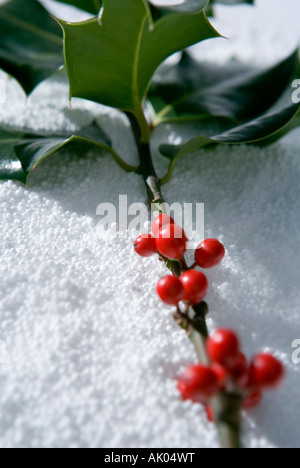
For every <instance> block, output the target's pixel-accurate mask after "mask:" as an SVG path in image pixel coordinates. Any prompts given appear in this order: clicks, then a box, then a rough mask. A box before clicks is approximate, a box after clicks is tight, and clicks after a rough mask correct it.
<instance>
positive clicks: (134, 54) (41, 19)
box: [0, 0, 300, 447]
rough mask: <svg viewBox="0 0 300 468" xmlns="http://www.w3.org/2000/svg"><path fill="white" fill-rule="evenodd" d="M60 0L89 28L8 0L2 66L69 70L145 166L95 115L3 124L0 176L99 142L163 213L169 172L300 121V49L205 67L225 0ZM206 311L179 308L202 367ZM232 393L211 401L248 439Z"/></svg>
mask: <svg viewBox="0 0 300 468" xmlns="http://www.w3.org/2000/svg"><path fill="white" fill-rule="evenodd" d="M59 1H61V2H62V3H67V4H70V5H73V6H76V7H79V8H82V9H84V10H85V11H86V12H87V13H88V14H90V15H91V18H89V19H87V20H86V21H83V22H80V23H70V22H66V21H62V20H60V19H59V18H53V17H50V15H49V13H48V11H47V10H46V9H45V8H44V7H43V6H42V5H41V4H40V3H39V1H37V0H26V2H24V1H23V0H9V1H8V2H6V3H5V4H2V5H1V6H0V31H1V33H0V68H2V69H3V70H4V71H5V72H7V73H8V74H10V75H11V76H13V77H14V78H15V79H16V80H17V81H18V82H19V84H20V85H21V87H22V88H23V90H24V92H25V93H26V94H27V95H29V94H31V93H32V92H34V90H35V88H36V87H37V86H38V85H39V84H40V83H42V82H43V81H44V80H45V79H47V78H48V77H50V76H53V75H54V74H55V73H57V72H58V71H60V70H61V69H62V68H64V69H65V70H66V72H67V76H68V81H69V85H70V100H72V98H73V97H79V98H82V99H88V100H91V101H94V102H96V103H100V104H104V105H106V106H110V107H113V108H116V109H119V110H120V111H122V112H123V113H124V114H125V115H126V116H127V118H128V120H129V123H130V126H131V129H132V132H133V135H134V137H135V143H136V147H137V150H138V154H139V165H138V166H137V167H133V166H131V165H128V164H127V163H126V162H125V161H124V160H123V159H122V158H121V156H120V155H119V154H118V153H117V151H116V150H115V148H114V147H113V144H112V142H111V139H110V137H109V135H107V134H106V132H104V131H103V130H102V129H101V128H100V127H99V125H98V124H97V123H96V122H93V123H92V124H90V125H89V126H87V127H85V128H82V129H80V130H78V131H77V132H75V133H72V134H70V133H66V132H61V133H60V134H56V135H55V134H49V132H38V133H37V132H34V131H32V130H31V129H24V128H22V129H16V128H11V127H8V126H7V125H4V124H1V123H0V143H1V146H0V179H2V180H8V179H14V180H19V181H21V182H23V183H27V181H28V177H29V175H30V174H31V172H32V171H33V170H34V169H35V168H36V167H37V165H38V164H39V163H40V162H41V161H43V159H45V158H46V157H48V156H50V155H51V154H53V153H55V152H57V151H59V150H61V149H62V148H64V147H65V146H66V145H69V144H72V143H73V142H77V143H78V142H79V143H81V144H88V145H91V144H92V145H95V146H96V147H99V148H100V149H101V150H103V151H106V152H107V153H109V154H111V155H112V157H114V159H115V161H116V162H117V163H118V164H119V165H120V166H121V167H122V168H123V169H124V170H125V171H128V172H135V173H137V174H139V175H141V176H142V177H143V179H144V182H145V186H146V189H147V194H148V201H149V203H150V204H152V206H153V205H154V206H155V207H156V209H157V210H158V211H159V212H161V213H162V206H163V202H164V200H163V195H162V192H161V186H162V185H163V184H164V183H167V182H168V181H169V180H170V179H171V177H172V174H173V170H174V167H175V165H176V163H177V161H178V160H179V159H180V158H183V157H187V156H188V155H189V154H191V153H192V152H194V151H198V150H199V148H205V147H207V146H209V145H215V144H223V145H224V144H226V145H228V144H229V145H232V144H240V143H243V144H257V145H267V144H270V143H272V142H274V141H276V140H277V139H279V138H281V137H282V136H283V135H285V134H286V133H288V132H289V131H290V130H291V129H293V128H295V127H296V126H298V125H299V123H300V105H299V104H294V103H293V102H292V99H291V95H292V88H291V84H292V82H293V80H294V78H295V77H297V75H298V74H299V71H300V64H299V53H298V51H295V52H294V53H293V54H292V55H291V56H289V57H288V58H287V59H286V60H284V61H282V62H281V63H279V64H277V65H276V66H274V67H271V68H269V69H267V70H257V69H255V68H253V67H245V66H242V65H240V64H237V63H235V64H233V63H230V64H228V65H226V66H225V67H220V66H218V65H212V64H211V65H207V64H203V63H200V62H198V61H195V60H194V59H193V58H192V57H191V56H190V55H189V53H188V52H187V51H186V48H188V47H189V46H192V45H194V44H198V43H200V42H202V41H204V40H208V39H217V38H219V40H222V39H221V34H220V33H219V32H217V31H216V30H215V29H214V28H213V26H212V25H211V23H210V21H209V19H208V13H212V11H211V7H212V6H213V3H216V0H215V1H214V2H211V3H209V1H208V0H185V1H184V2H182V3H180V4H178V5H174V6H168V7H158V6H157V5H154V4H153V3H152V2H150V1H148V0H59ZM219 2H220V3H226V4H236V3H253V2H252V1H250V0H249V1H246V0H244V1H242V0H241V1H234V0H232V1H229V0H228V1H226V0H219ZM174 53H180V54H181V58H180V60H179V61H178V63H177V64H176V65H172V66H171V65H167V64H165V59H167V58H168V57H170V56H171V55H173V54H174ZM157 70H158V73H159V79H157V76H158V75H157V74H156V72H157ZM203 121H208V122H214V123H217V124H218V127H219V129H220V131H219V132H217V133H213V134H212V132H209V131H207V132H204V131H202V132H201V133H200V134H199V133H197V132H196V131H195V132H194V133H195V134H194V135H193V138H192V139H188V140H187V139H186V138H185V128H186V126H189V125H190V123H191V122H203ZM169 123H176V125H177V133H178V135H179V136H180V137H181V140H182V143H181V144H180V145H170V144H169V143H167V139H166V143H165V144H163V142H162V144H161V145H160V147H159V151H160V153H161V154H162V155H163V156H164V157H166V158H167V159H168V161H169V168H168V171H167V173H166V174H164V175H162V176H161V177H158V175H157V173H156V170H155V167H154V162H153V156H152V154H153V153H152V150H151V144H152V142H153V141H155V139H154V138H153V135H154V134H155V132H156V131H157V129H160V128H162V127H164V128H166V124H169ZM108 133H109V132H108ZM161 259H162V260H163V261H165V263H166V266H167V267H168V268H169V269H170V270H171V272H172V273H173V274H174V275H175V276H177V277H180V276H181V275H182V274H184V273H185V272H186V271H188V270H189V269H188V267H187V265H186V263H185V260H184V258H183V257H182V256H181V257H180V258H171V259H170V258H168V256H162V258H161ZM207 311H208V310H207V306H206V304H205V303H203V302H200V303H199V304H194V303H193V301H192V302H191V301H188V308H187V309H186V310H185V311H184V312H183V313H182V312H181V310H180V309H178V308H177V309H176V313H175V319H176V321H177V322H178V323H179V324H180V325H181V326H182V327H183V328H184V329H185V330H186V331H187V334H188V336H189V338H190V339H191V341H192V342H193V344H194V346H195V350H196V353H197V356H198V358H199V361H200V362H202V364H203V363H204V364H205V363H206V364H207V362H208V360H209V356H208V354H207V351H206V340H207V337H208V331H207V326H206V322H205V316H206V314H207ZM234 395H235V393H234V392H229V391H227V390H226V391H224V392H223V393H222V395H221V396H220V395H219V397H218V398H217V400H215V403H214V418H215V420H216V424H217V426H218V429H219V433H220V439H221V442H222V445H223V446H229V447H238V446H240V436H239V435H240V409H241V401H240V399H239V398H238V399H237V400H236V399H235V397H234Z"/></svg>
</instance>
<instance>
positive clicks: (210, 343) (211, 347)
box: [207, 329, 240, 368]
mask: <svg viewBox="0 0 300 468" xmlns="http://www.w3.org/2000/svg"><path fill="white" fill-rule="evenodd" d="M239 348H240V345H239V340H238V338H237V336H236V334H235V333H234V332H233V331H231V330H224V329H219V330H217V331H216V332H215V333H214V334H213V335H212V337H211V338H209V339H208V340H207V353H208V355H209V357H210V359H211V360H212V361H213V362H217V363H218V364H221V366H225V367H226V368H228V367H229V366H231V365H233V363H234V361H235V359H236V358H237V356H238V353H239Z"/></svg>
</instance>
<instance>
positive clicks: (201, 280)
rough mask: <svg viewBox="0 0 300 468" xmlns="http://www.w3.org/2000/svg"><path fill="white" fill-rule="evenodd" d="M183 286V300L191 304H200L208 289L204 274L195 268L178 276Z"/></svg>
mask: <svg viewBox="0 0 300 468" xmlns="http://www.w3.org/2000/svg"><path fill="white" fill-rule="evenodd" d="M180 281H181V282H182V284H183V287H184V300H185V301H189V302H191V303H192V304H195V305H196V304H200V303H201V302H202V301H203V299H204V298H205V296H206V294H207V291H208V281H207V278H206V276H205V275H204V274H203V273H201V272H200V271H197V270H189V271H186V272H185V273H183V274H182V275H181V276H180Z"/></svg>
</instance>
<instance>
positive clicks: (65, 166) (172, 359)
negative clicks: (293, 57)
mask: <svg viewBox="0 0 300 468" xmlns="http://www.w3.org/2000/svg"><path fill="white" fill-rule="evenodd" d="M55 11H57V9H56V10H55ZM62 14H64V15H69V11H68V10H65V9H64V12H62ZM299 14H300V5H299V0H285V1H280V0H260V1H258V2H257V6H256V8H250V7H237V8H229V7H221V6H220V7H218V9H217V19H216V20H215V21H214V24H215V25H216V27H217V28H218V30H219V31H221V32H222V33H223V34H224V35H226V36H227V37H228V38H229V40H228V41H226V40H224V39H218V40H213V41H210V42H207V43H205V44H202V45H200V46H198V48H197V51H196V53H197V54H198V55H199V56H201V55H202V56H204V58H206V59H210V60H214V61H216V60H218V61H220V62H224V61H226V60H228V59H229V58H232V57H236V58H238V59H240V60H243V61H244V62H246V63H249V62H250V63H256V64H258V65H261V64H271V63H274V62H275V61H277V60H278V59H281V58H283V57H284V56H286V55H287V54H288V53H289V52H291V51H292V50H293V48H294V47H295V46H296V45H297V44H298V43H299V39H300V31H299ZM77 15H79V14H78V12H77ZM76 17H77V18H81V16H80V15H79V16H76ZM72 18H75V16H74V17H72ZM72 18H70V16H69V19H72ZM1 77H2V78H4V79H5V80H6V85H7V103H6V104H5V105H2V106H1V109H0V118H1V121H2V122H6V123H9V124H11V125H25V126H27V127H29V128H34V129H51V130H58V129H60V128H64V129H66V128H68V129H70V130H74V129H76V128H78V127H79V126H81V125H83V124H85V123H87V122H88V121H89V120H91V119H92V115H93V113H94V114H95V115H96V116H97V117H98V118H99V121H100V122H102V123H103V124H104V126H105V124H106V125H107V123H108V120H109V119H113V121H114V129H113V132H114V139H115V142H116V146H117V148H118V150H119V151H120V152H121V153H122V155H123V156H124V157H126V158H127V160H128V161H130V160H132V161H134V159H135V156H132V157H131V156H130V154H131V153H132V152H133V153H134V151H133V149H132V141H131V136H128V128H127V127H126V126H125V125H124V120H123V119H122V118H120V116H119V115H118V113H116V112H113V111H109V110H107V109H103V108H102V107H101V106H97V105H95V104H92V103H88V102H83V101H81V100H79V99H76V100H74V102H73V109H72V111H71V110H70V109H69V107H68V88H67V85H66V84H64V82H63V81H60V80H58V79H57V78H54V79H51V80H49V81H48V82H46V83H44V84H42V85H41V86H39V88H38V89H37V90H36V91H35V92H34V93H33V95H32V96H31V97H30V98H29V99H28V100H27V102H26V101H25V97H24V94H23V92H22V91H21V89H20V87H19V86H18V85H17V84H16V82H15V81H14V80H8V79H7V77H5V75H4V74H1ZM108 116H109V119H108ZM299 145H300V133H299V130H296V131H294V132H293V133H292V134H291V135H290V136H288V137H286V138H285V139H284V140H282V141H281V142H279V143H277V144H275V145H273V146H271V147H269V148H267V149H257V148H254V147H250V146H249V147H246V146H236V147H230V148H229V147H223V146H222V147H217V148H215V149H210V150H208V151H200V152H199V153H198V154H196V155H194V156H190V157H187V158H185V159H184V160H182V161H181V162H180V163H179V164H178V166H177V168H176V170H175V174H174V177H173V179H172V181H171V182H170V183H169V184H168V185H167V186H166V187H165V188H164V194H165V196H166V198H167V200H168V201H180V202H196V201H197V202H203V203H205V229H206V231H205V232H206V235H207V236H217V237H220V238H221V239H222V240H223V242H224V244H225V246H226V248H227V256H226V259H225V261H224V263H223V265H222V266H220V267H218V268H217V269H215V270H213V271H210V272H209V273H208V276H209V279H210V281H211V288H210V292H209V296H208V298H207V300H208V303H209V305H210V309H211V313H210V319H209V326H210V328H211V329H214V328H215V327H217V326H225V327H233V328H234V329H235V330H236V331H237V332H238V333H239V335H240V337H241V340H242V342H243V346H244V349H245V352H246V353H247V355H248V357H249V358H250V357H251V356H252V355H253V354H254V353H256V352H258V351H261V350H270V351H272V352H274V353H275V354H276V355H277V356H278V357H279V358H281V359H283V361H284V363H285V365H286V368H287V378H286V381H285V384H284V385H283V387H282V388H281V389H280V390H279V391H276V392H273V393H269V394H267V395H266V397H265V400H264V402H263V403H262V405H261V406H260V407H259V408H258V409H256V410H251V411H250V412H248V413H247V414H246V415H244V435H243V439H244V444H245V446H246V447H253V448H254V447H255V448H258V447H299V442H300V426H299V421H298V417H299V408H300V396H299V388H298V387H299V377H300V364H299V365H296V364H294V363H293V362H292V359H291V356H292V352H293V349H292V342H293V341H294V340H295V339H300V312H299V299H300V297H299V283H300V277H299V260H300V258H299V257H300V254H299V251H300V250H299V242H300V226H299V212H300V197H299V176H300V161H299ZM129 153H130V154H129ZM157 164H158V169H159V170H162V168H163V167H164V164H163V163H161V162H160V161H157ZM119 194H127V195H128V200H129V203H130V202H140V201H144V200H145V192H144V187H143V184H142V181H141V180H140V178H139V176H136V175H128V174H126V173H124V172H123V171H122V170H121V169H120V168H119V167H118V166H117V165H116V164H115V163H114V161H113V160H112V159H111V157H110V156H108V155H105V154H100V155H99V152H97V151H94V150H91V151H87V152H86V153H83V154H74V153H71V152H70V151H64V152H63V153H59V154H57V155H54V156H52V157H50V158H48V159H47V160H46V161H44V162H43V163H42V164H41V165H40V166H39V167H38V169H37V170H36V171H35V173H34V174H33V175H32V176H31V178H30V182H29V187H28V189H26V188H25V187H24V186H21V185H20V184H18V183H13V182H6V183H1V184H0V211H1V224H0V239H1V242H0V253H1V261H0V277H1V289H0V314H1V315H0V339H1V340H3V341H4V342H5V344H6V354H7V358H6V364H0V375H1V391H0V405H1V418H0V446H1V447H3V448H8V447H39V448H43V447H55V448H58V447H70V448H71V447H106V448H110V447H112V448H117V447H128V448H133V447H153V448H155V447H157V448H177V447H178V448H185V447H186V448H197V447H199V448H208V447H218V439H217V435H216V431H215V429H214V426H213V425H211V424H208V423H207V421H206V417H205V414H204V411H203V409H202V407H201V406H199V405H192V404H190V403H189V402H185V403H184V402H182V401H181V399H180V396H179V395H178V393H177V390H176V375H178V374H179V373H180V372H181V371H182V370H183V368H184V366H186V365H188V364H190V363H193V362H195V360H196V358H195V354H194V351H193V349H192V347H191V345H190V343H189V342H188V340H187V338H186V336H185V334H184V333H183V332H182V331H181V330H179V329H178V328H177V326H176V325H175V324H174V322H173V320H172V317H171V313H170V309H169V308H168V307H165V306H164V305H163V304H161V303H160V301H159V299H158V298H157V297H156V294H155V285H156V282H157V280H158V278H159V277H160V276H161V275H163V274H164V273H165V268H164V266H163V265H162V264H160V263H159V262H158V261H157V259H156V258H151V259H145V260H142V259H141V258H139V257H138V256H136V255H135V254H134V252H133V248H132V239H129V240H113V239H111V238H110V236H109V235H102V237H100V238H99V235H98V234H97V229H96V226H97V222H98V219H99V218H98V217H97V215H96V208H97V206H98V204H99V203H101V202H111V203H115V204H116V203H117V201H118V196H119Z"/></svg>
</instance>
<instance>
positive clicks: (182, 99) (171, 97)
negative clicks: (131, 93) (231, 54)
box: [148, 51, 299, 125]
mask: <svg viewBox="0 0 300 468" xmlns="http://www.w3.org/2000/svg"><path fill="white" fill-rule="evenodd" d="M298 67H299V58H298V51H295V52H294V53H293V54H292V55H291V56H290V57H288V58H287V59H285V60H283V61H282V62H281V63H279V64H278V65H276V66H274V67H272V68H269V69H267V70H264V71H257V70H256V69H253V68H249V67H246V66H243V65H240V64H238V63H237V62H231V63H228V64H227V65H225V66H217V65H213V64H202V63H199V62H198V61H196V60H194V59H193V58H191V57H190V56H189V55H188V54H187V53H186V52H184V53H183V56H182V59H181V61H180V62H179V63H178V65H176V66H171V67H170V66H168V67H166V66H165V67H164V68H163V69H162V70H161V72H160V73H159V76H158V78H157V79H155V78H154V80H153V83H152V85H151V88H150V91H149V95H148V97H149V99H150V101H151V102H152V104H153V107H154V108H155V111H156V115H155V116H154V119H153V120H154V124H156V125H157V124H159V123H161V122H166V121H178V120H179V121H184V120H191V119H195V120H196V119H199V118H203V117H205V116H214V117H227V118H229V119H232V120H234V121H236V122H238V123H242V122H247V121H249V120H251V119H254V118H256V117H258V116H260V115H262V114H263V113H265V112H266V111H267V110H268V109H269V108H270V107H271V106H272V105H274V103H275V102H276V101H277V100H278V99H279V98H280V96H281V95H282V94H283V92H284V91H285V90H286V88H287V86H288V85H289V83H290V81H291V80H292V79H293V76H296V74H297V70H298Z"/></svg>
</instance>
